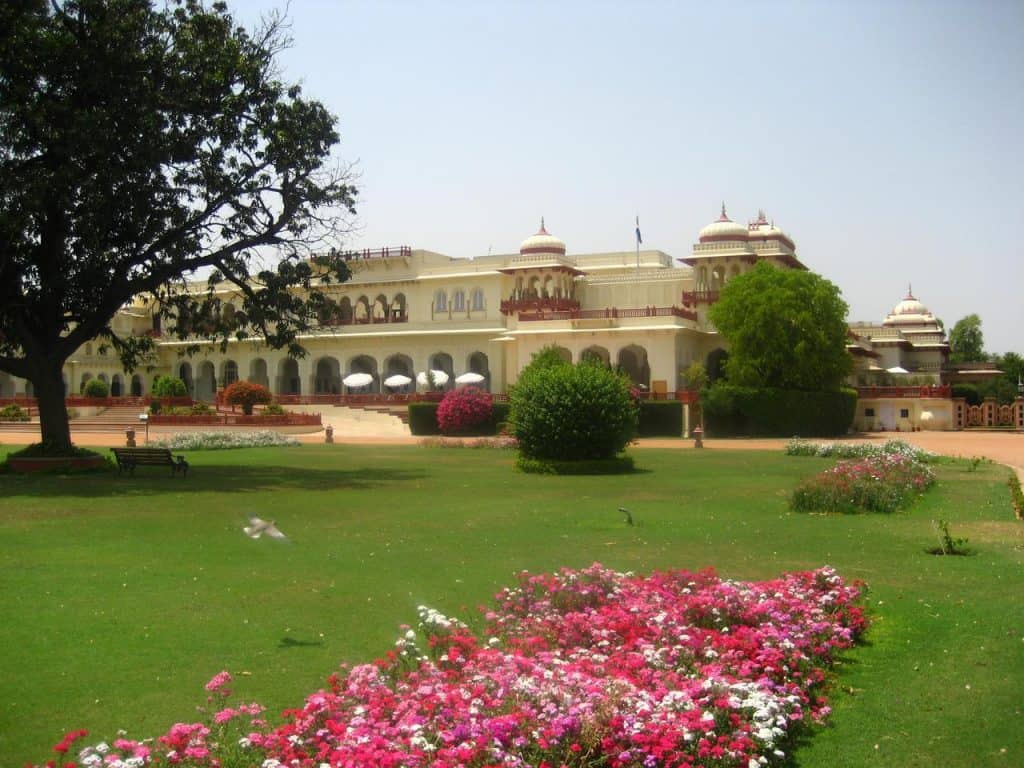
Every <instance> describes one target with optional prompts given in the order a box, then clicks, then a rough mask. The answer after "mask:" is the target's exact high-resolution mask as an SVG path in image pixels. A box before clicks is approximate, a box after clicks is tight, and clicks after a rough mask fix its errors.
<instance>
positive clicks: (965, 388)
mask: <svg viewBox="0 0 1024 768" xmlns="http://www.w3.org/2000/svg"><path fill="white" fill-rule="evenodd" d="M953 397H962V398H964V399H965V400H967V404H968V405H981V393H980V392H979V391H978V388H977V387H976V386H975V385H974V384H954V385H953Z"/></svg>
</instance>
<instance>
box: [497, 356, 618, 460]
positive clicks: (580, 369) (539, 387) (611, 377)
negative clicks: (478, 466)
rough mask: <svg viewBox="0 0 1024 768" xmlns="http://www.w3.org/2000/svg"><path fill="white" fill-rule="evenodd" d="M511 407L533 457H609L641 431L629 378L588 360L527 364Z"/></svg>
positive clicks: (523, 445)
mask: <svg viewBox="0 0 1024 768" xmlns="http://www.w3.org/2000/svg"><path fill="white" fill-rule="evenodd" d="M509 405H510V410H509V421H510V423H511V429H512V432H513V434H514V435H515V437H516V438H517V439H518V440H519V447H520V451H521V452H522V454H523V456H524V457H526V458H531V459H549V460H560V461H579V460H586V459H610V458H612V457H613V456H615V454H617V453H619V452H620V451H622V450H623V449H625V447H626V445H627V444H628V443H629V441H630V440H631V439H632V437H633V434H634V432H635V430H636V419H637V407H636V403H635V402H634V401H633V398H632V397H631V396H630V385H629V380H628V379H626V378H625V377H624V376H621V375H619V374H617V373H614V372H612V371H610V370H608V369H607V368H605V367H604V366H601V365H593V364H590V363H587V362H583V363H580V364H579V365H575V366H573V365H568V364H565V363H564V362H563V363H561V364H554V365H541V366H534V365H533V364H531V365H530V366H527V368H526V369H525V370H524V371H523V375H521V376H520V378H519V382H518V383H517V384H516V385H515V386H514V387H513V388H512V392H511V394H510V395H509Z"/></svg>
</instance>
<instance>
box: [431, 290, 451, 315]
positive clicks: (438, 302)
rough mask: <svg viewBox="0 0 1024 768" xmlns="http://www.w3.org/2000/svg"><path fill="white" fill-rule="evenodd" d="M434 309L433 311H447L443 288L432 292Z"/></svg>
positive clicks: (446, 296)
mask: <svg viewBox="0 0 1024 768" xmlns="http://www.w3.org/2000/svg"><path fill="white" fill-rule="evenodd" d="M434 311H435V312H447V311H448V294H447V293H445V292H444V291H443V290H440V291H438V292H437V293H435V294H434Z"/></svg>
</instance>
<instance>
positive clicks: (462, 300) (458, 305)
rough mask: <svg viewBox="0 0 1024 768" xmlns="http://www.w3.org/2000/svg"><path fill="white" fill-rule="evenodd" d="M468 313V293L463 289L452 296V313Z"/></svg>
mask: <svg viewBox="0 0 1024 768" xmlns="http://www.w3.org/2000/svg"><path fill="white" fill-rule="evenodd" d="M465 311H466V292H465V291H464V290H462V289H461V288H459V289H457V290H456V291H455V293H453V294H452V312H465Z"/></svg>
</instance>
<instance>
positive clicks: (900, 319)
mask: <svg viewBox="0 0 1024 768" xmlns="http://www.w3.org/2000/svg"><path fill="white" fill-rule="evenodd" d="M934 320H935V317H934V315H932V313H931V312H930V311H929V310H928V307H926V306H925V305H924V304H922V303H921V302H920V301H918V300H917V299H916V298H915V297H914V294H913V293H912V292H911V290H910V288H909V287H908V288H907V295H906V296H904V297H903V301H901V302H900V303H899V304H897V305H896V306H895V307H893V308H892V312H890V313H889V316H888V317H887V318H885V323H886V324H887V325H892V324H897V325H898V324H910V323H930V322H934Z"/></svg>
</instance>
